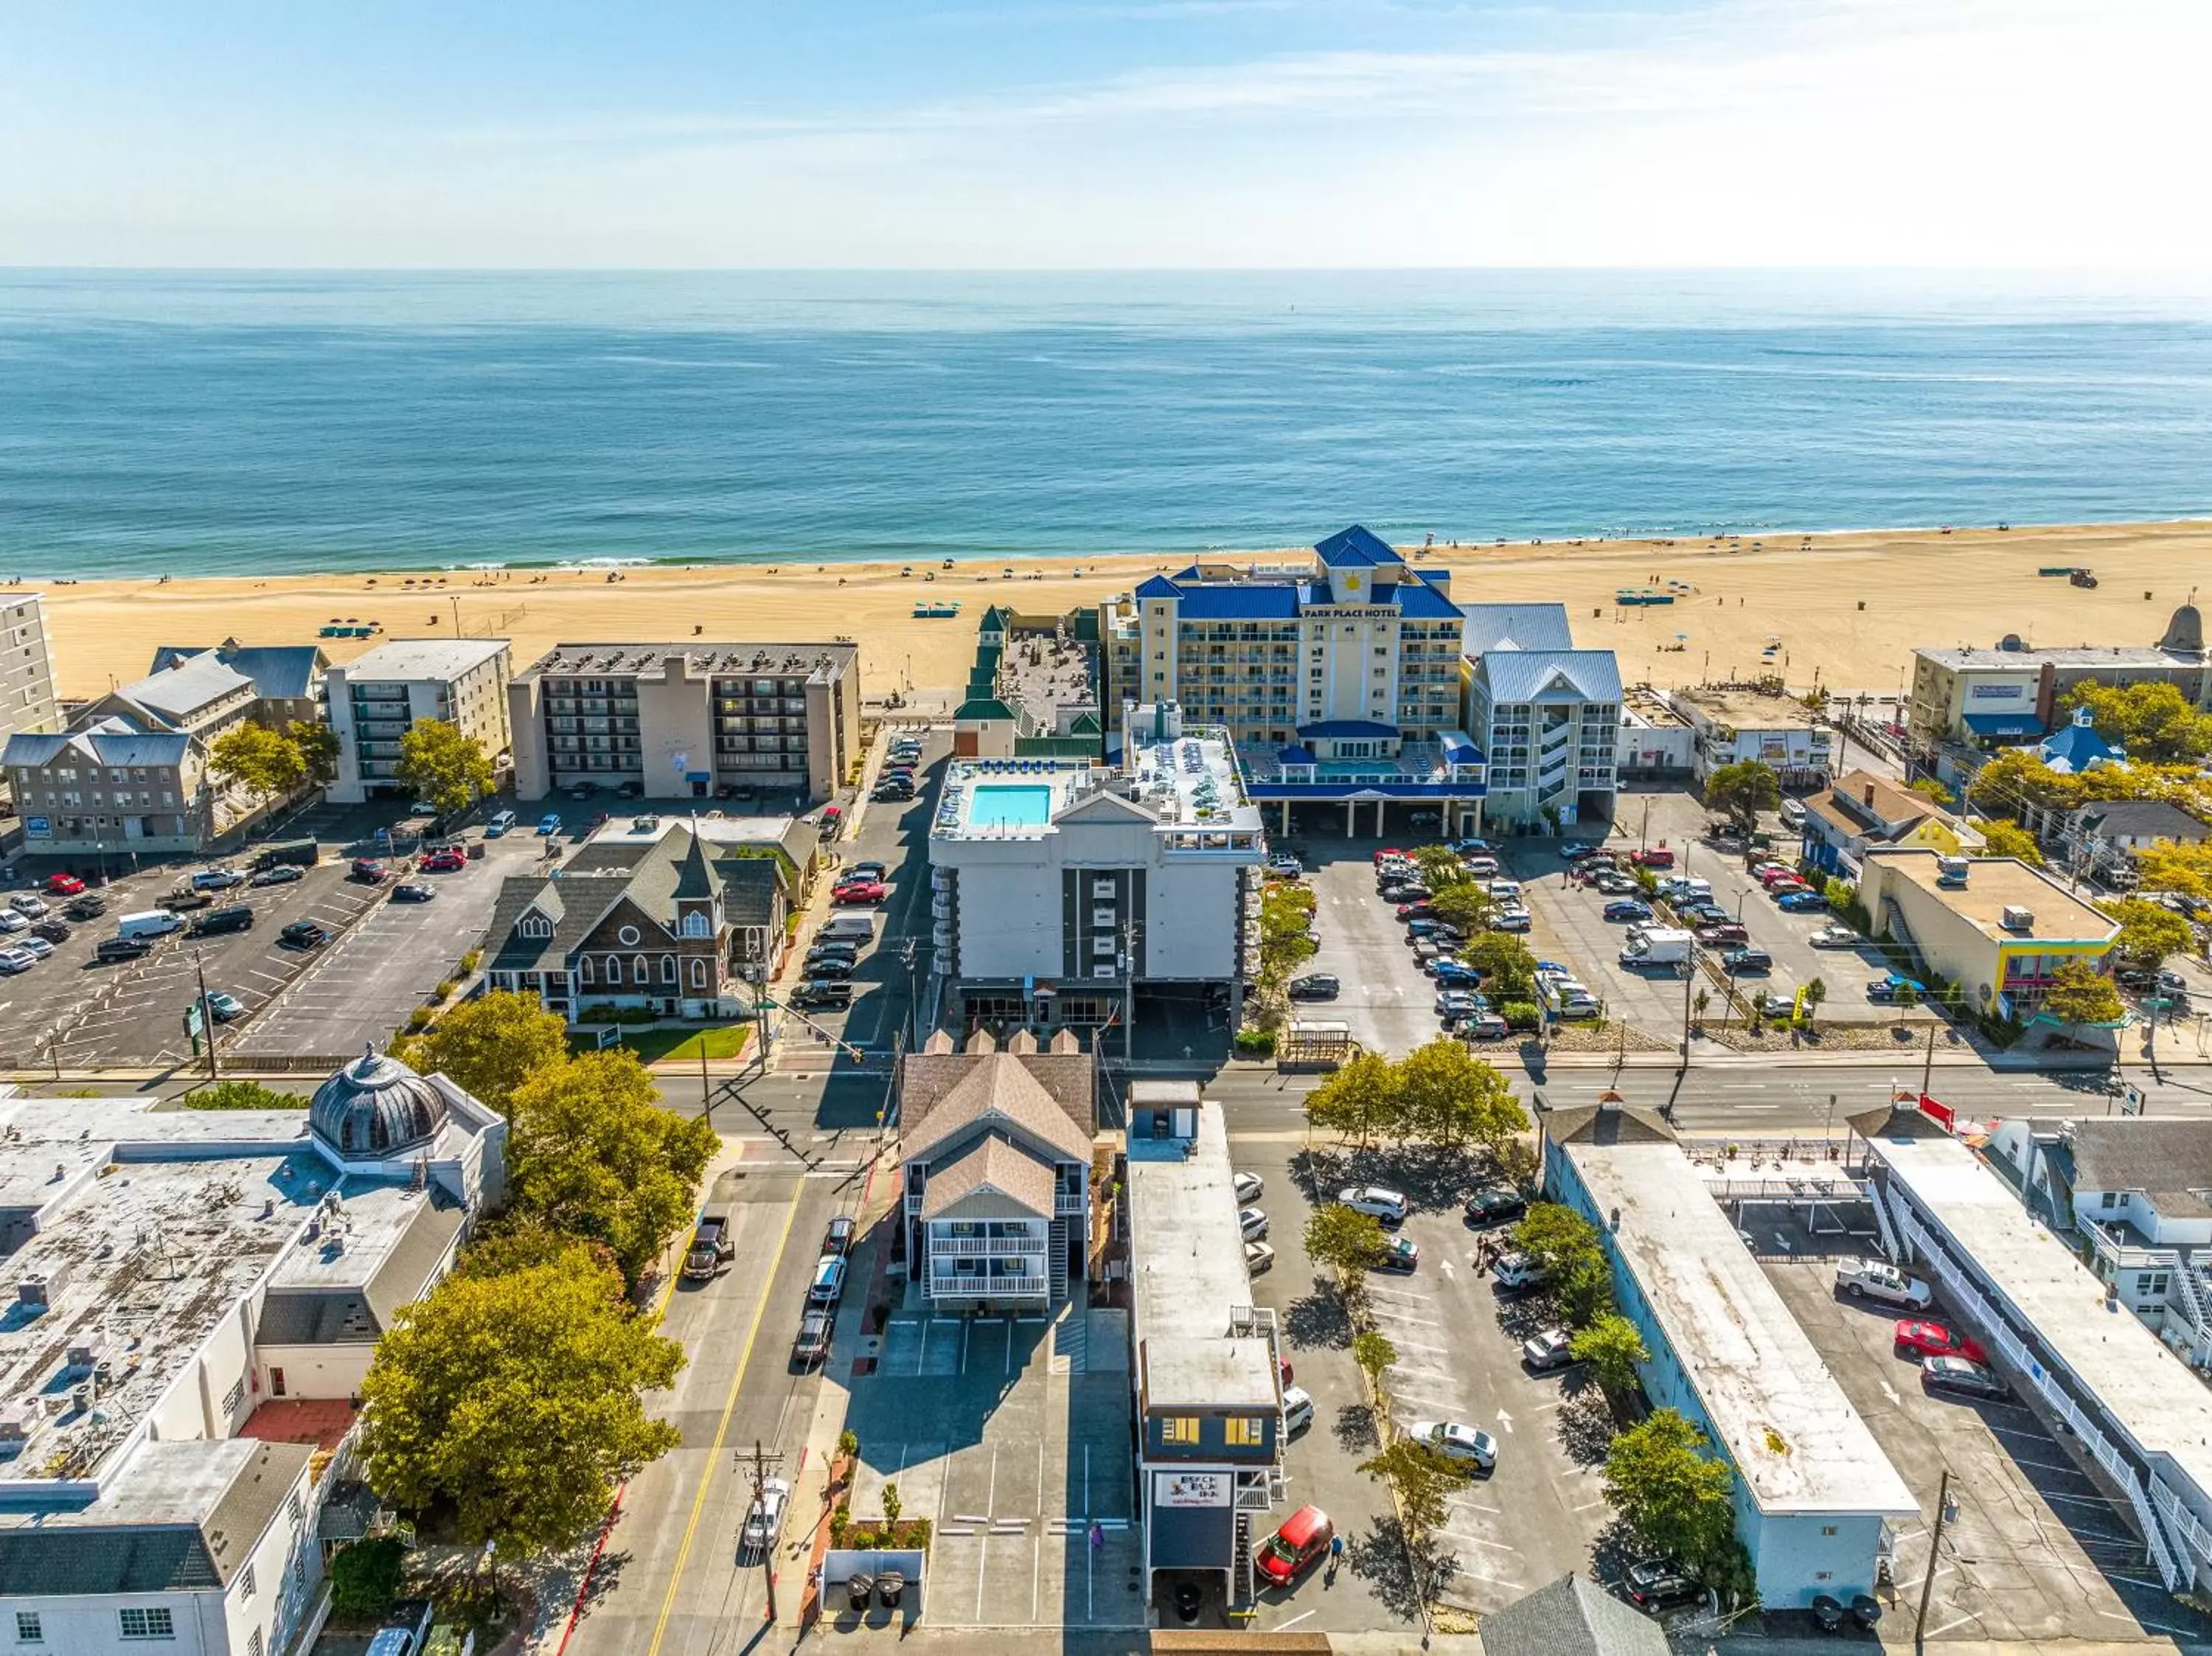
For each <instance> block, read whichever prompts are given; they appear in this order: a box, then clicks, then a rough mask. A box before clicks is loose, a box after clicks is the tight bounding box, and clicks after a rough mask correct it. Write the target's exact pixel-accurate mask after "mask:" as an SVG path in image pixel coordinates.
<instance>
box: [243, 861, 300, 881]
mask: <svg viewBox="0 0 2212 1656" xmlns="http://www.w3.org/2000/svg"><path fill="white" fill-rule="evenodd" d="M306 878H307V870H306V869H304V868H295V867H294V866H293V865H292V864H289V863H279V864H276V867H274V868H264V869H263V870H261V871H260V872H259V873H258V874H257V875H255V876H254V877H252V879H250V880H248V881H247V882H246V884H248V885H289V884H291V883H292V882H293V881H295V880H304V879H306Z"/></svg>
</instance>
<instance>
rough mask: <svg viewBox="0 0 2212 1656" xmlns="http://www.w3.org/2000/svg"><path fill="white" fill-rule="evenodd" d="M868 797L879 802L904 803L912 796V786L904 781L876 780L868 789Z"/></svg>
mask: <svg viewBox="0 0 2212 1656" xmlns="http://www.w3.org/2000/svg"><path fill="white" fill-rule="evenodd" d="M868 798H871V799H873V800H876V801H877V802H878V803H879V804H883V803H890V804H905V803H906V802H907V801H908V800H909V799H911V798H914V787H913V786H912V785H911V784H910V783H905V782H878V783H877V784H876V786H874V787H873V788H872V789H871V790H870V791H869V793H868Z"/></svg>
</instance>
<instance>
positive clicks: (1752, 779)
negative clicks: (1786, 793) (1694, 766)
mask: <svg viewBox="0 0 2212 1656" xmlns="http://www.w3.org/2000/svg"><path fill="white" fill-rule="evenodd" d="M1781 804H1782V779H1781V778H1780V777H1778V776H1777V775H1776V774H1775V771H1774V767H1773V766H1771V765H1770V764H1768V763H1766V762H1765V761H1764V760H1759V759H1739V760H1738V761H1736V762H1735V763H1734V764H1733V765H1723V766H1720V767H1717V769H1715V770H1714V771H1713V772H1712V773H1711V775H1709V776H1707V777H1706V778H1705V809H1706V810H1710V811H1715V812H1717V813H1718V814H1720V815H1721V816H1725V817H1727V818H1728V819H1729V821H1730V822H1734V823H1735V825H1736V826H1737V827H1738V828H1741V829H1742V830H1743V831H1744V832H1745V833H1747V834H1748V833H1750V832H1751V830H1752V829H1753V828H1756V827H1757V826H1758V825H1759V812H1761V811H1763V810H1778V808H1779V807H1780V806H1781Z"/></svg>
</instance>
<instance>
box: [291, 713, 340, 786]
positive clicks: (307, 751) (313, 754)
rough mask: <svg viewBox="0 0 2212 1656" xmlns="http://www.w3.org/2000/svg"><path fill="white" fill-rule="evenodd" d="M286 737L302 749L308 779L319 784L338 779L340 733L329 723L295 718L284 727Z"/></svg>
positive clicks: (302, 762) (301, 759) (302, 760)
mask: <svg viewBox="0 0 2212 1656" xmlns="http://www.w3.org/2000/svg"><path fill="white" fill-rule="evenodd" d="M284 739H285V740H286V741H287V742H289V743H291V744H292V745H293V746H294V747H295V748H297V749H299V750H300V762H301V764H303V765H305V766H306V767H307V779H308V780H309V781H310V782H313V783H315V784H316V785H318V786H321V785H323V784H325V783H330V782H335V781H336V780H337V774H338V733H337V731H334V730H332V729H331V727H330V726H329V725H315V724H310V723H309V722H308V721H307V720H306V719H294V720H293V721H292V722H291V723H290V724H289V725H285V727H284Z"/></svg>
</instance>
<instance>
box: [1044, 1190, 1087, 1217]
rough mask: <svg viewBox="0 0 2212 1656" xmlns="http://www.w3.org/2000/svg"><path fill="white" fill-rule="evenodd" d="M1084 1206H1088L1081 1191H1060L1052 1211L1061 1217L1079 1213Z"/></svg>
mask: <svg viewBox="0 0 2212 1656" xmlns="http://www.w3.org/2000/svg"><path fill="white" fill-rule="evenodd" d="M1086 1205H1088V1204H1087V1202H1086V1200H1085V1192H1082V1191H1061V1192H1059V1194H1058V1196H1057V1197H1056V1198H1055V1199H1054V1202H1053V1204H1052V1210H1053V1211H1054V1213H1056V1214H1061V1215H1066V1214H1070V1213H1080V1212H1082V1211H1083V1210H1084V1209H1085V1206H1086Z"/></svg>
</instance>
